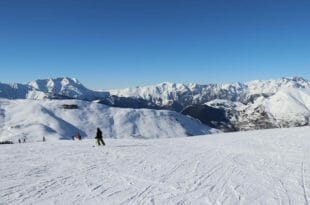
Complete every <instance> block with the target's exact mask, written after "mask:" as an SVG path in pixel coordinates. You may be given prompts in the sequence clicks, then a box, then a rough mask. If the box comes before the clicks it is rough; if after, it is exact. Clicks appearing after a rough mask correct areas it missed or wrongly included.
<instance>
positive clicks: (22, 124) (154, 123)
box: [0, 99, 218, 142]
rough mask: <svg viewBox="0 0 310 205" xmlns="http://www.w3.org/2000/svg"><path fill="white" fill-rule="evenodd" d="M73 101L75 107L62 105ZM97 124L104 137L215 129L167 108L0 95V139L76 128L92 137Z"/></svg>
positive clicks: (65, 135) (55, 135)
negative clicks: (66, 107)
mask: <svg viewBox="0 0 310 205" xmlns="http://www.w3.org/2000/svg"><path fill="white" fill-rule="evenodd" d="M63 105H75V106H77V107H78V109H64V108H63ZM97 127H100V128H101V129H102V132H103V136H104V137H107V138H160V137H163V138H165V137H167V138H168V137H176V136H177V137H185V136H192V135H205V134H211V133H214V132H218V131H217V130H215V129H211V128H210V127H208V126H206V125H204V124H202V123H201V122H200V121H199V120H197V119H194V118H191V117H188V116H185V115H182V114H179V113H177V112H173V111H167V110H150V109H124V108H112V107H108V106H106V105H102V104H99V103H96V102H86V101H81V100H6V99H0V141H4V140H12V141H14V142H17V141H18V139H19V138H23V137H27V141H41V140H42V137H43V136H45V137H47V138H49V139H50V140H52V139H54V140H58V139H71V137H72V136H74V135H75V134H76V133H77V132H78V131H79V132H80V133H81V135H82V137H83V138H93V137H94V136H95V135H96V128H97Z"/></svg>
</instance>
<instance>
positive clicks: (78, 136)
mask: <svg viewBox="0 0 310 205" xmlns="http://www.w3.org/2000/svg"><path fill="white" fill-rule="evenodd" d="M76 138H77V139H78V140H81V139H82V137H81V134H80V132H77V133H76Z"/></svg>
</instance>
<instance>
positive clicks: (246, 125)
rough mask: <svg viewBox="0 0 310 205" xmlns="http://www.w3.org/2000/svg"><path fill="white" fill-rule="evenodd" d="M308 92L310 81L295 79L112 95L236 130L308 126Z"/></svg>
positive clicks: (168, 86)
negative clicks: (150, 103) (143, 101)
mask: <svg viewBox="0 0 310 205" xmlns="http://www.w3.org/2000/svg"><path fill="white" fill-rule="evenodd" d="M309 90H310V81H308V80H306V79H304V78H301V77H293V78H281V79H277V80H256V81H250V82H246V83H231V84H207V85H199V84H193V83H189V84H176V83H161V84H158V85H154V86H144V87H135V88H126V89H121V90H111V91H110V92H111V93H112V94H114V95H118V96H123V97H134V98H142V99H145V100H149V101H150V102H153V103H154V104H156V105H158V106H160V107H166V108H168V109H171V110H176V111H180V112H181V113H182V114H184V115H190V116H192V117H194V118H197V119H199V120H200V121H202V122H203V123H205V124H206V125H208V126H211V127H213V128H217V129H221V130H223V131H237V130H252V129H265V128H275V127H292V126H303V125H309V124H310V120H309V116H310V110H309V100H308V99H309V98H310V94H309V93H310V92H309ZM171 105H178V106H176V107H177V109H174V107H171Z"/></svg>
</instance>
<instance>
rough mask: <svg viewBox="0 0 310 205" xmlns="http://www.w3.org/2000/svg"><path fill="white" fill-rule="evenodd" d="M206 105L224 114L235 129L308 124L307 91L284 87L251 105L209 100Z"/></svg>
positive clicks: (309, 97)
mask: <svg viewBox="0 0 310 205" xmlns="http://www.w3.org/2000/svg"><path fill="white" fill-rule="evenodd" d="M206 104H207V105H208V106H211V107H214V108H219V109H223V110H225V111H226V114H227V118H229V119H230V123H232V124H234V125H235V127H237V128H238V129H239V130H250V129H262V128H272V127H293V126H304V125H309V124H310V89H304V88H285V89H280V90H278V91H277V92H276V93H275V94H274V95H271V96H269V97H263V96H260V97H258V98H256V99H255V100H254V102H253V103H248V104H242V103H240V102H232V101H227V100H213V101H210V102H208V103H206Z"/></svg>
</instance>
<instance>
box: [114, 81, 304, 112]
mask: <svg viewBox="0 0 310 205" xmlns="http://www.w3.org/2000/svg"><path fill="white" fill-rule="evenodd" d="M286 88H310V81H308V80H306V79H303V78H300V77H294V78H281V79H277V80H256V81H250V82H246V83H231V84H206V85H200V84H195V83H188V84H180V83H160V84H157V85H152V86H143V87H135V88H125V89H120V90H110V93H111V94H113V95H116V96H123V97H136V98H142V99H146V100H149V101H152V102H154V103H155V104H157V105H159V106H168V105H171V104H172V103H175V102H177V103H179V104H180V105H181V106H183V107H185V106H188V105H194V104H203V103H206V102H209V101H211V100H215V99H223V100H230V101H240V102H243V103H247V102H248V101H251V100H253V99H254V98H256V97H259V96H261V95H265V96H269V95H273V94H275V93H276V92H277V91H279V90H281V89H286Z"/></svg>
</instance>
